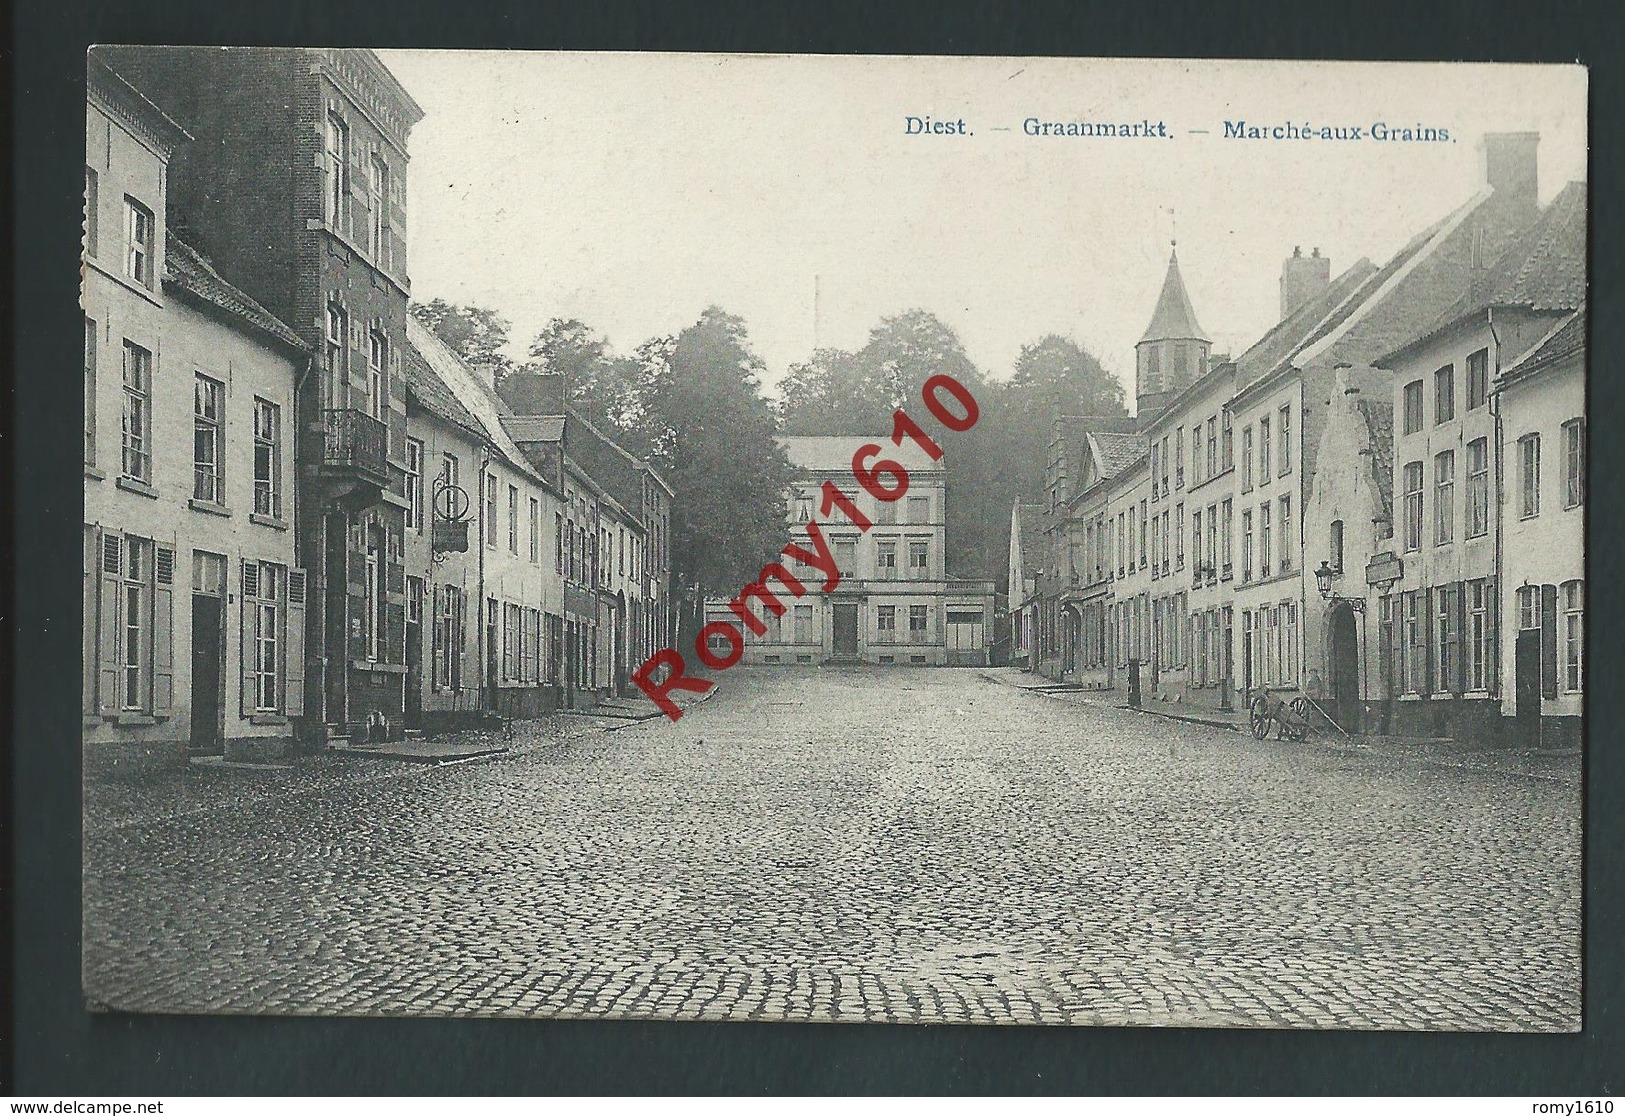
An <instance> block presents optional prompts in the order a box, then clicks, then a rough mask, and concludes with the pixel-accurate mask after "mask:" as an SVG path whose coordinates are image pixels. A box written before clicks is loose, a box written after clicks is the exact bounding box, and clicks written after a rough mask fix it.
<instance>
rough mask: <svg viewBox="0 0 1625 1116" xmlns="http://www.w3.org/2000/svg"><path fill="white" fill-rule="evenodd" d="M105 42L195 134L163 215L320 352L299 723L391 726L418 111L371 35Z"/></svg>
mask: <svg viewBox="0 0 1625 1116" xmlns="http://www.w3.org/2000/svg"><path fill="white" fill-rule="evenodd" d="M98 53H99V54H104V55H105V57H106V58H107V59H108V60H109V61H110V63H111V64H113V65H114V66H116V67H117V68H118V69H119V71H120V72H121V73H123V74H125V75H126V76H127V77H129V79H130V80H131V81H132V83H134V84H135V85H136V86H137V87H138V88H140V89H142V90H143V92H145V93H146V94H147V95H148V96H149V97H151V98H152V99H153V100H154V101H156V102H157V103H158V105H159V106H160V107H161V108H162V109H164V111H165V112H167V113H168V114H169V115H170V116H172V117H173V118H174V119H175V120H177V121H179V122H180V123H181V124H182V126H183V127H185V128H186V129H187V130H188V131H189V132H190V133H191V134H192V135H193V136H194V137H195V138H196V142H195V143H193V144H190V145H188V146H187V147H186V149H185V150H184V151H183V152H180V153H178V157H177V158H176V160H175V163H174V166H173V179H174V189H173V190H172V191H171V192H170V195H169V216H170V221H171V224H172V225H173V226H174V227H175V229H176V230H177V231H179V232H180V233H181V235H182V236H184V237H186V238H187V239H188V241H189V242H190V243H193V244H194V245H195V246H196V247H197V248H198V249H199V250H200V251H201V252H202V253H203V254H204V255H205V256H207V257H208V258H209V259H210V260H212V261H213V263H214V265H215V267H216V268H218V269H219V271H220V273H221V275H222V276H223V277H224V278H225V279H226V280H227V281H229V282H231V283H232V284H234V285H236V286H237V287H239V288H241V289H242V290H243V291H245V292H247V293H248V294H249V295H250V296H252V297H253V298H254V299H256V300H257V301H258V302H259V303H261V304H262V305H263V306H265V307H266V308H267V309H268V310H270V312H271V313H272V314H274V315H275V316H276V317H278V318H280V319H281V320H283V321H285V322H287V323H288V325H289V326H290V327H292V329H293V330H294V332H295V333H296V334H297V335H298V336H299V337H300V338H301V340H302V341H303V342H304V344H306V345H307V346H308V347H309V348H310V349H311V351H312V352H313V353H314V354H316V355H315V359H314V361H313V363H312V365H311V366H310V367H309V368H308V369H307V370H306V373H305V374H302V375H301V376H300V379H299V385H298V388H297V391H296V396H297V398H296V401H295V411H296V422H295V424H294V425H295V426H296V431H295V432H296V438H295V453H296V458H297V465H298V485H299V497H300V498H299V506H298V510H297V515H296V518H295V521H294V531H295V534H296V537H297V544H298V553H299V558H300V562H301V564H302V565H303V566H304V567H305V568H306V569H307V570H308V571H309V573H310V587H309V588H310V598H309V612H308V623H307V626H306V633H305V640H306V660H307V662H306V672H305V686H306V700H305V703H304V709H305V721H306V728H307V733H306V736H307V738H309V739H311V740H319V739H324V738H329V737H336V736H350V737H368V738H387V737H390V736H394V735H398V734H399V733H400V731H401V730H402V728H403V723H404V714H405V710H406V673H407V663H406V623H407V585H406V571H405V565H404V556H405V531H406V507H407V503H408V501H407V499H406V495H405V492H406V486H407V480H406V477H407V472H408V462H407V438H406V392H405V385H404V377H403V374H402V363H401V362H402V355H403V353H404V352H405V348H406V320H407V304H408V295H409V289H410V288H409V283H408V279H407V273H406V258H407V255H406V167H407V138H408V135H409V133H410V131H411V129H412V126H413V125H414V124H416V123H417V121H418V120H420V119H421V118H422V116H423V111H422V109H420V108H419V107H418V105H417V103H416V102H415V101H413V100H412V98H411V96H410V95H409V94H408V93H407V92H406V90H405V89H404V88H403V87H402V86H401V84H400V83H399V82H398V81H397V80H396V79H395V78H394V76H393V75H392V74H391V73H390V72H389V70H388V69H387V68H386V67H385V66H384V64H383V63H382V62H381V61H380V60H379V58H378V57H377V55H375V54H374V53H372V52H371V51H366V50H340V49H309V48H273V49H262V48H255V49H252V50H250V49H237V48H214V47H207V48H205V47H180V48H175V47H116V48H100V49H99V50H98Z"/></svg>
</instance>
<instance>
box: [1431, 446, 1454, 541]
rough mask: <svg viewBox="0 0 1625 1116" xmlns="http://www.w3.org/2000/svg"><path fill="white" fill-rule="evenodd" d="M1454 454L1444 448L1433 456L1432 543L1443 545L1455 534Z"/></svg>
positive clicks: (1452, 451)
mask: <svg viewBox="0 0 1625 1116" xmlns="http://www.w3.org/2000/svg"><path fill="white" fill-rule="evenodd" d="M1455 492H1456V454H1455V451H1454V450H1445V451H1444V452H1443V453H1441V454H1438V455H1436V456H1435V457H1434V458H1433V545H1434V546H1443V545H1445V544H1446V543H1448V542H1450V541H1451V539H1452V538H1453V537H1454V535H1455V525H1456V519H1455V516H1456V499H1455Z"/></svg>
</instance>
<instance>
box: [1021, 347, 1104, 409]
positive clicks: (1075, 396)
mask: <svg viewBox="0 0 1625 1116" xmlns="http://www.w3.org/2000/svg"><path fill="white" fill-rule="evenodd" d="M1010 387H1011V388H1012V389H1013V391H1014V392H1015V393H1016V394H1017V396H1018V397H1022V398H1023V402H1030V403H1031V404H1032V405H1033V406H1049V407H1054V408H1056V409H1058V410H1059V411H1060V412H1061V413H1062V414H1068V415H1122V414H1126V413H1127V412H1126V411H1125V410H1124V409H1123V385H1122V382H1121V381H1119V380H1118V379H1117V377H1116V376H1113V375H1112V374H1111V373H1110V372H1107V371H1106V370H1105V369H1104V368H1102V367H1101V365H1100V362H1099V361H1098V360H1096V359H1095V358H1094V355H1093V354H1092V353H1090V352H1089V351H1088V350H1087V349H1085V348H1084V347H1083V346H1082V345H1079V344H1078V343H1077V342H1076V341H1074V340H1072V338H1070V337H1062V336H1060V335H1059V334H1055V333H1050V334H1046V335H1045V336H1043V337H1040V338H1039V339H1038V340H1037V341H1034V342H1032V343H1031V344H1028V345H1023V346H1022V347H1021V355H1020V356H1018V357H1016V367H1015V374H1014V375H1012V376H1011V377H1010Z"/></svg>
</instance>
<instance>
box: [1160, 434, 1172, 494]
mask: <svg viewBox="0 0 1625 1116" xmlns="http://www.w3.org/2000/svg"><path fill="white" fill-rule="evenodd" d="M1157 447H1158V448H1157V463H1158V465H1159V466H1160V467H1161V469H1162V473H1161V476H1162V494H1163V495H1164V496H1166V495H1168V483H1169V481H1170V479H1171V478H1172V472H1173V463H1172V462H1170V461H1169V460H1168V435H1166V434H1164V435H1163V436H1162V441H1161V442H1159V443H1157Z"/></svg>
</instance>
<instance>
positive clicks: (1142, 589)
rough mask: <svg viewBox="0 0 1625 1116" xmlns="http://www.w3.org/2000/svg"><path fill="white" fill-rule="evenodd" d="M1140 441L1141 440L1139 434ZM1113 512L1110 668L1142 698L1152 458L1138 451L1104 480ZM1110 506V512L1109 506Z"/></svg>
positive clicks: (1147, 664) (1146, 674)
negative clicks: (1130, 460)
mask: <svg viewBox="0 0 1625 1116" xmlns="http://www.w3.org/2000/svg"><path fill="white" fill-rule="evenodd" d="M1141 444H1142V445H1143V444H1144V442H1143V439H1142V442H1141ZM1105 504H1106V509H1107V511H1108V512H1110V513H1112V515H1113V520H1112V522H1113V526H1112V527H1111V528H1110V533H1111V536H1112V540H1113V555H1112V559H1113V567H1112V585H1111V596H1112V613H1113V616H1112V628H1113V631H1114V639H1113V650H1114V652H1115V655H1114V660H1115V661H1114V663H1113V667H1114V669H1115V671H1116V674H1117V676H1118V677H1119V678H1120V679H1121V680H1122V684H1123V688H1124V692H1125V693H1127V694H1129V695H1131V696H1132V697H1137V698H1138V699H1139V700H1141V701H1143V700H1145V695H1146V694H1147V692H1148V690H1149V688H1150V684H1151V547H1150V542H1149V539H1148V537H1147V536H1148V535H1149V534H1150V526H1151V510H1150V509H1151V462H1150V455H1149V454H1146V453H1144V452H1141V453H1139V454H1137V455H1136V456H1135V458H1134V461H1133V463H1132V464H1130V465H1128V466H1126V467H1124V468H1123V469H1121V470H1119V471H1118V472H1117V474H1116V475H1115V476H1113V477H1112V478H1111V480H1110V481H1109V482H1108V483H1107V488H1106V500H1105ZM1113 509H1115V511H1113Z"/></svg>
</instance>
